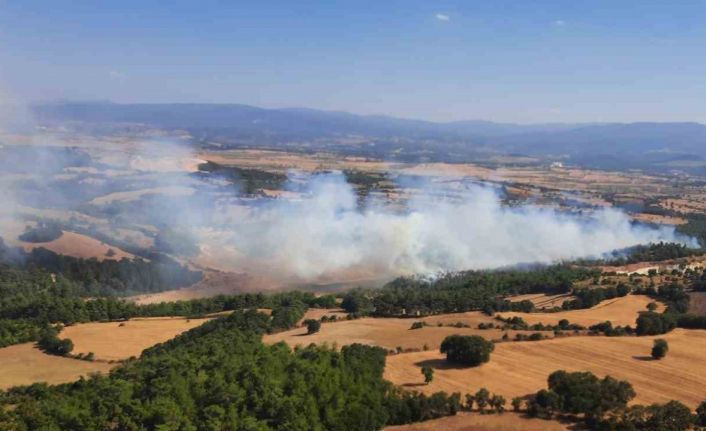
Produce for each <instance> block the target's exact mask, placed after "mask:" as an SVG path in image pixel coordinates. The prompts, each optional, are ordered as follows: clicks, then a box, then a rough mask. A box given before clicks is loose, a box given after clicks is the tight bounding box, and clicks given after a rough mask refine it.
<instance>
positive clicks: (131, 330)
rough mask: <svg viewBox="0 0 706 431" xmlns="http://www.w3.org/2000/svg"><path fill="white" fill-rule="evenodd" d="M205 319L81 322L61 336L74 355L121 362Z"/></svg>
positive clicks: (64, 331) (172, 318)
mask: <svg viewBox="0 0 706 431" xmlns="http://www.w3.org/2000/svg"><path fill="white" fill-rule="evenodd" d="M208 320H209V319H185V318H183V317H155V318H141V319H131V320H129V321H125V322H104V323H97V322H92V323H80V324H77V325H73V326H67V327H66V328H64V330H63V331H62V332H61V334H60V337H61V338H70V339H71V341H73V343H74V350H73V352H72V353H74V354H78V353H84V354H85V353H88V352H93V353H94V354H95V358H96V360H99V361H121V360H123V359H127V358H129V357H131V356H140V353H142V351H143V350H145V349H146V348H148V347H151V346H154V345H155V344H157V343H163V342H165V341H167V340H170V339H172V338H174V337H176V336H177V335H179V334H181V333H182V332H184V331H188V330H189V329H191V328H195V327H197V326H199V325H201V324H203V323H204V322H206V321H208ZM0 363H1V361H0Z"/></svg>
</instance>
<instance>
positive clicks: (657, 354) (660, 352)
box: [652, 338, 669, 360]
mask: <svg viewBox="0 0 706 431" xmlns="http://www.w3.org/2000/svg"><path fill="white" fill-rule="evenodd" d="M668 351H669V344H668V343H667V340H663V339H661V338H659V339H657V340H655V342H654V345H653V346H652V359H658V360H659V359H662V358H664V357H665V356H667V352H668Z"/></svg>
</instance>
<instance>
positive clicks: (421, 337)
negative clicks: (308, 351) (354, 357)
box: [263, 311, 526, 350]
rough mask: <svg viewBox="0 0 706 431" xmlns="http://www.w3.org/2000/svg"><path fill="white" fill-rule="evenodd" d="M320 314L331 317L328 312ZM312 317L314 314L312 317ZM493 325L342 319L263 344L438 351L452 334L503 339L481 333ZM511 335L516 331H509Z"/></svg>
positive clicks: (460, 317)
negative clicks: (357, 345)
mask: <svg viewBox="0 0 706 431" xmlns="http://www.w3.org/2000/svg"><path fill="white" fill-rule="evenodd" d="M317 313H321V314H325V315H330V314H331V313H328V312H326V311H317ZM312 317H313V315H312ZM419 321H421V322H425V323H427V325H428V326H425V327H423V328H421V329H410V327H411V326H412V323H414V322H419ZM439 322H441V323H442V324H444V325H451V324H455V323H457V322H461V323H465V324H467V325H469V326H470V328H455V327H449V326H441V327H440V326H438V323H439ZM481 322H483V323H490V322H495V323H498V322H497V321H495V320H493V319H492V318H490V317H488V316H485V315H484V314H482V313H480V312H469V313H457V314H444V315H440V316H431V317H426V318H419V319H401V318H372V317H365V318H361V319H355V320H342V321H338V322H331V323H323V324H322V325H321V330H320V331H319V332H317V333H315V334H312V335H307V331H306V328H304V327H300V328H295V329H291V330H289V331H284V332H279V333H276V334H268V335H265V337H264V338H263V341H264V342H265V343H268V344H273V343H277V342H280V341H284V342H285V343H287V344H289V345H290V346H296V345H309V344H311V343H314V344H324V343H327V344H330V345H332V344H337V345H338V346H343V345H347V344H353V343H361V344H369V345H375V346H380V347H384V348H386V349H389V350H394V349H396V348H397V347H402V348H403V349H423V348H424V346H427V348H429V349H438V348H439V346H440V345H441V342H442V341H443V340H444V338H446V337H447V336H449V335H452V334H463V335H481V336H483V337H485V338H487V339H500V338H501V337H502V335H503V331H501V330H499V329H494V330H492V329H491V330H479V329H477V327H478V324H479V323H481ZM509 332H510V334H511V336H514V333H515V332H526V331H509Z"/></svg>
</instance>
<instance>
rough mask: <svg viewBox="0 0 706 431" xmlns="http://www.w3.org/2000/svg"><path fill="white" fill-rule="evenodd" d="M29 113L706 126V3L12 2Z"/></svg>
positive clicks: (4, 76)
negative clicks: (62, 103) (118, 106)
mask: <svg viewBox="0 0 706 431" xmlns="http://www.w3.org/2000/svg"><path fill="white" fill-rule="evenodd" d="M0 87H1V89H2V91H3V92H4V93H5V94H11V95H12V96H13V97H14V98H15V99H20V100H24V101H38V100H53V99H59V98H63V99H80V100H96V99H101V100H104V99H110V100H113V101H118V102H232V103H246V104H253V105H258V106H265V107H292V106H305V107H311V108H321V109H335V110H346V111H351V112H356V113H364V114H387V115H394V116H401V117H410V118H421V119H430V120H439V121H452V120H463V119H489V120H496V121H515V122H567V121H568V122H577V121H581V122H583V121H640V120H645V121H701V122H706V1H674V2H670V1H666V0H665V1H649V0H643V1H631V0H611V1H598V0H596V1H579V0H573V1H569V0H567V1H526V0H523V1H520V0H518V1H492V2H491V1H483V2H481V1H415V0H406V1H382V0H380V1H300V0H295V1H293V0H290V1H259V2H254V1H253V2H245V1H228V2H210V1H199V2H196V1H191V2H180V1H173V2H167V1H160V2H157V1H144V0H143V1H125V0H123V1H111V2H108V1H102V2H101V1H91V2H88V1H86V2H84V1H71V2H68V1H44V2H42V1H27V0H26V1H3V0H0Z"/></svg>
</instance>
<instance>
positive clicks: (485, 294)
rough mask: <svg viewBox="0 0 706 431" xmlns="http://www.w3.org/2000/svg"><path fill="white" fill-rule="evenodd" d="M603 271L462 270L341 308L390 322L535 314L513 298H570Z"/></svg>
mask: <svg viewBox="0 0 706 431" xmlns="http://www.w3.org/2000/svg"><path fill="white" fill-rule="evenodd" d="M599 273H600V271H599V270H595V269H589V268H581V267H572V266H569V265H554V266H548V267H537V268H532V269H527V270H522V269H513V270H498V271H463V272H457V273H449V274H446V275H443V276H441V277H439V278H436V279H424V278H419V277H401V278H398V279H396V280H393V281H392V282H390V283H388V284H387V285H385V286H384V287H383V288H382V289H368V290H362V289H359V290H354V291H352V292H350V293H348V294H347V295H346V297H345V298H344V301H343V304H342V306H343V308H344V309H346V311H348V312H350V313H360V314H374V315H375V316H382V317H389V316H401V315H428V314H440V313H453V312H463V311H471V310H485V311H486V312H488V313H492V312H494V311H506V310H513V311H531V308H532V305H531V303H528V302H529V301H526V302H517V303H512V302H510V301H507V300H504V299H503V297H505V296H509V295H521V294H526V293H547V294H558V293H568V292H570V291H571V290H572V288H573V285H574V283H575V282H576V281H580V280H586V279H590V278H593V277H595V276H596V275H598V274H599Z"/></svg>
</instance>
